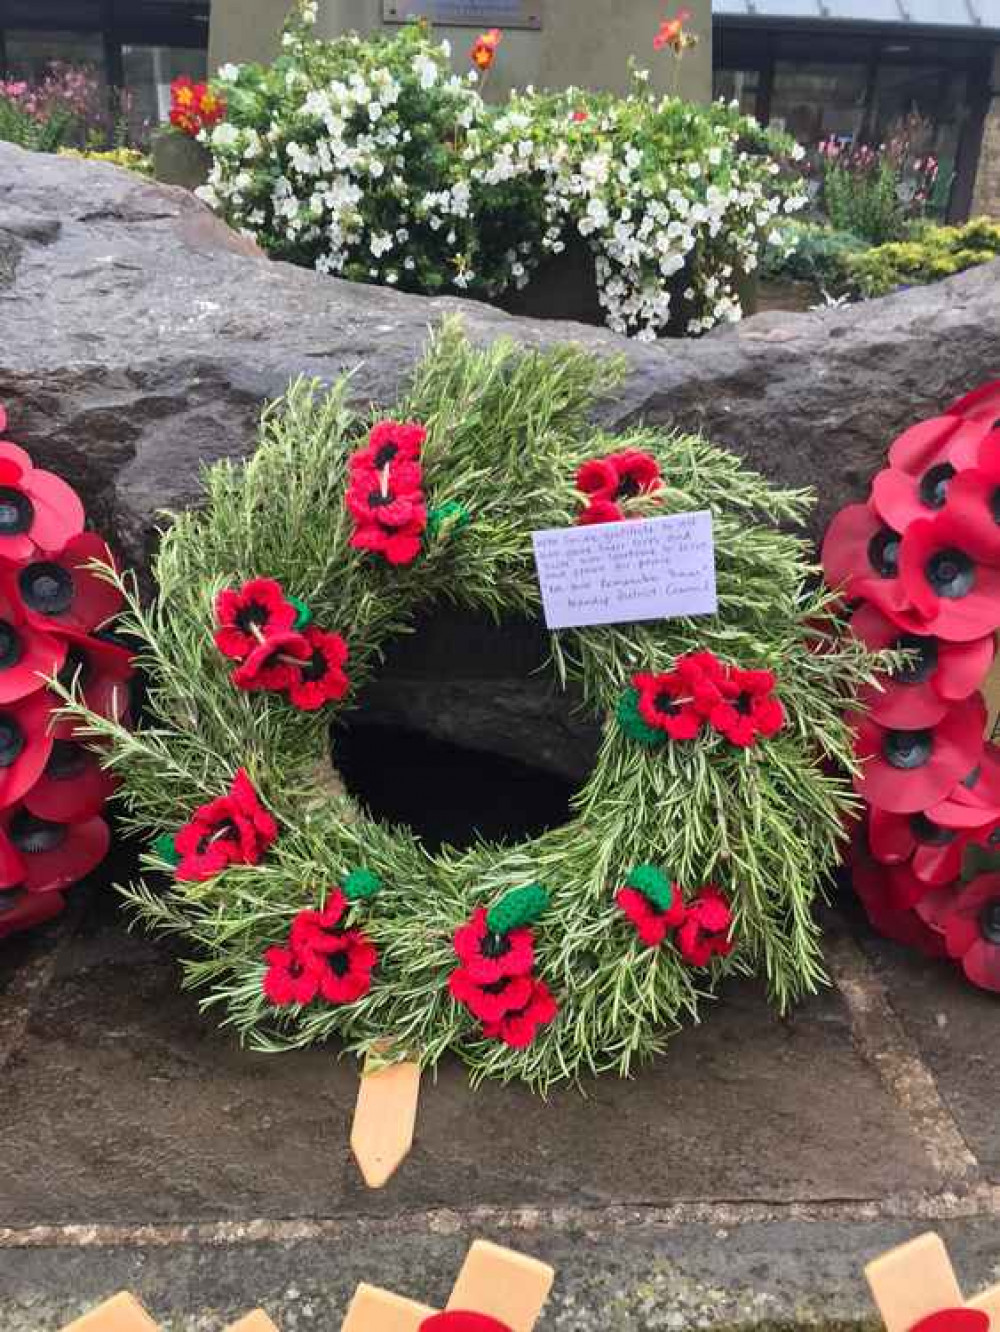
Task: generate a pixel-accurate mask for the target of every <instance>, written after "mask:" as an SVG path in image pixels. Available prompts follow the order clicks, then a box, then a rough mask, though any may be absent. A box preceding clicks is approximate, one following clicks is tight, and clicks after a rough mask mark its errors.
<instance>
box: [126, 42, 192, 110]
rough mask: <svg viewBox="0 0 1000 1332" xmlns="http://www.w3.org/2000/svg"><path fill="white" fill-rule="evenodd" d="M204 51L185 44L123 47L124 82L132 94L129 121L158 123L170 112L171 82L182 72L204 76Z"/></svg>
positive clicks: (130, 95)
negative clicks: (184, 45) (183, 45)
mask: <svg viewBox="0 0 1000 1332" xmlns="http://www.w3.org/2000/svg"><path fill="white" fill-rule="evenodd" d="M206 71H207V60H206V55H205V52H204V51H199V50H192V49H190V48H189V47H182V46H123V47H122V82H123V84H124V86H125V88H126V90H127V92H128V94H129V102H130V107H129V120H130V121H132V122H134V123H135V124H137V125H158V124H159V123H160V122H161V121H164V120H166V118H167V116H168V115H169V113H170V84H171V83H172V82H173V80H174V79H176V78H177V77H178V75H180V74H189V75H190V76H191V78H193V79H195V80H199V79H204V77H205V74H206Z"/></svg>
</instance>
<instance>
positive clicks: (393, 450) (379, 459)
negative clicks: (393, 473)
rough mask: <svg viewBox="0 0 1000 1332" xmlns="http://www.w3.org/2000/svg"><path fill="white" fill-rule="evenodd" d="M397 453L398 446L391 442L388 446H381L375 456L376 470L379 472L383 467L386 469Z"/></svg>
mask: <svg viewBox="0 0 1000 1332" xmlns="http://www.w3.org/2000/svg"><path fill="white" fill-rule="evenodd" d="M398 452H399V445H398V444H393V443H392V442H391V441H390V442H389V443H388V444H383V445H382V447H381V448H380V449H379V451H378V453H376V455H375V466H376V468H378V469H379V470H381V468H383V467H388V466H389V464H390V463H391V462H392V460H393V459H394V458H395V456H396V454H397V453H398Z"/></svg>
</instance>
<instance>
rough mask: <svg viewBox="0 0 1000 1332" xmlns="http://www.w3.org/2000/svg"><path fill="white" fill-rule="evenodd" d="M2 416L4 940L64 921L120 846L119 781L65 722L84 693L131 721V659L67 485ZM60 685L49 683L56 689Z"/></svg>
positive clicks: (105, 560) (0, 875)
mask: <svg viewBox="0 0 1000 1332" xmlns="http://www.w3.org/2000/svg"><path fill="white" fill-rule="evenodd" d="M6 428H7V416H6V412H5V411H4V409H3V408H2V407H0V939H4V938H6V937H7V936H9V935H12V934H16V933H19V932H20V931H21V930H25V929H28V928H29V927H30V926H33V925H40V924H42V923H43V922H44V921H47V920H51V919H52V918H53V917H54V916H57V915H59V913H60V912H61V911H62V910H63V907H64V906H65V895H66V893H67V891H68V890H69V889H70V888H72V886H73V884H74V883H76V882H77V881H78V880H79V879H82V878H84V877H86V875H88V874H89V873H90V872H91V871H92V870H94V869H96V868H97V866H98V865H99V864H100V862H101V861H102V860H103V859H104V857H105V855H106V854H107V851H108V846H109V843H110V840H111V836H110V832H109V830H108V825H107V823H106V822H105V820H104V818H103V814H104V806H105V802H106V801H107V799H108V796H109V795H110V794H111V792H112V791H113V790H114V786H115V783H114V778H113V777H112V775H111V774H110V773H109V772H108V771H107V770H106V769H105V768H104V767H103V766H102V754H101V753H100V751H95V750H94V749H92V748H90V747H88V746H87V745H85V744H83V743H81V739H82V738H83V737H82V735H81V727H80V722H79V721H78V720H72V719H68V718H66V717H65V716H63V715H62V714H61V713H60V708H61V707H62V702H63V699H62V697H61V695H60V692H59V690H60V689H62V688H65V687H67V686H71V685H75V687H76V689H77V691H78V693H79V694H80V696H81V697H82V698H84V699H85V700H86V702H87V705H88V706H89V707H90V708H91V709H93V711H94V712H95V713H97V714H98V715H100V716H101V717H102V718H103V719H104V720H106V721H109V722H111V723H115V724H117V723H121V724H123V725H124V724H126V723H127V722H128V719H129V685H130V681H131V678H132V674H133V671H132V654H131V652H130V651H129V650H128V648H127V647H125V646H124V645H123V644H122V643H120V642H118V641H117V640H116V639H115V638H114V636H113V635H111V634H109V633H108V632H107V629H108V625H109V624H110V622H111V621H112V620H113V618H114V616H115V615H116V614H117V612H118V611H119V610H120V609H121V605H122V596H121V593H120V592H119V591H118V590H117V588H115V587H114V586H113V585H112V584H111V583H110V582H109V581H108V580H107V579H106V578H105V577H103V576H102V574H101V572H100V568H98V567H95V564H96V565H97V566H100V565H103V566H105V567H107V566H108V564H109V562H110V556H109V554H108V548H107V546H106V545H105V544H104V542H103V541H102V540H101V538H100V537H99V536H97V535H96V533H93V532H86V531H85V530H84V526H85V515H84V511H83V505H82V503H81V502H80V498H79V496H78V495H77V493H76V491H74V490H73V489H72V487H70V486H68V485H67V484H66V482H65V481H63V480H61V479H60V478H59V477H58V476H55V475H54V474H53V473H52V472H47V471H45V470H43V469H42V468H40V467H35V466H34V465H33V463H32V461H31V458H30V457H29V455H28V454H27V453H26V452H25V451H24V449H22V448H21V447H20V446H19V445H17V444H15V443H13V442H12V441H11V440H8V439H4V438H2V436H3V435H4V433H5V431H6ZM56 681H58V685H56V686H55V687H54V688H50V682H52V683H53V684H54V685H55V682H56Z"/></svg>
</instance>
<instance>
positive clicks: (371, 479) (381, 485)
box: [347, 463, 427, 531]
mask: <svg viewBox="0 0 1000 1332" xmlns="http://www.w3.org/2000/svg"><path fill="white" fill-rule="evenodd" d="M347 508H348V510H349V512H350V513H351V515H352V516H353V517H354V519H355V520H356V521H357V522H358V523H359V524H368V523H374V524H376V525H377V526H379V527H385V528H389V529H391V530H392V531H396V530H397V529H399V528H401V527H408V526H409V525H410V524H411V523H414V522H421V521H423V524H424V525H426V516H427V509H426V506H425V504H424V497H423V492H422V491H421V489H420V468H419V467H417V466H416V465H415V464H413V463H400V464H398V465H397V466H395V467H392V468H388V467H387V468H383V469H382V471H381V472H376V471H374V470H372V469H369V468H365V469H362V470H360V471H357V472H354V473H353V475H352V477H351V484H350V485H349V486H348V489H347ZM421 530H422V529H421Z"/></svg>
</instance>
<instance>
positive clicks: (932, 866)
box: [868, 809, 970, 887]
mask: <svg viewBox="0 0 1000 1332" xmlns="http://www.w3.org/2000/svg"><path fill="white" fill-rule="evenodd" d="M969 840H970V837H969V835H968V834H963V833H960V832H958V831H957V830H956V829H954V828H946V827H944V826H943V825H942V824H940V823H935V822H934V820H933V819H930V818H928V816H927V815H926V814H923V813H917V814H892V813H890V812H889V811H888V810H884V809H872V810H871V811H870V812H869V816H868V845H869V848H870V850H871V853H872V855H873V856H874V858H875V859H876V860H878V861H880V862H881V863H882V864H884V865H906V866H908V868H909V869H910V870H911V871H912V872H913V874H914V875H915V876H916V878H917V879H919V880H920V881H921V882H922V883H925V884H929V885H931V886H934V887H938V886H940V885H941V884H945V883H950V882H951V881H952V879H956V878H958V876H959V875H960V874H961V872H962V858H963V856H964V855H965V848H966V846H967V845H968V843H969Z"/></svg>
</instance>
